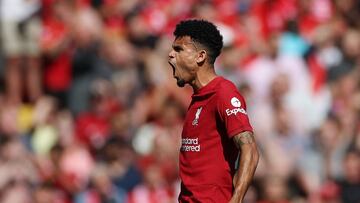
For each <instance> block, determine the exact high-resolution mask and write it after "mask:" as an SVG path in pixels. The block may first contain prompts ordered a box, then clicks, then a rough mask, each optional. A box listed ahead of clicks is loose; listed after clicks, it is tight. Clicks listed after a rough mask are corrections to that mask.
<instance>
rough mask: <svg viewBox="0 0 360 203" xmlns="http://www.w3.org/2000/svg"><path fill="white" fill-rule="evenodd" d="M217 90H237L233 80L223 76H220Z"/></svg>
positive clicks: (221, 91)
mask: <svg viewBox="0 0 360 203" xmlns="http://www.w3.org/2000/svg"><path fill="white" fill-rule="evenodd" d="M217 90H218V92H220V93H223V92H224V91H225V92H227V91H238V90H237V87H236V86H235V84H234V83H233V82H231V81H230V80H228V79H226V78H223V77H221V78H220V82H219V83H218V85H217Z"/></svg>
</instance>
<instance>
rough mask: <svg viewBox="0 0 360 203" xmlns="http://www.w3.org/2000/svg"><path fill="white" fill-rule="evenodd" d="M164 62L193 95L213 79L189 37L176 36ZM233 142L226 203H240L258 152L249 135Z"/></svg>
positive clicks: (199, 49)
mask: <svg viewBox="0 0 360 203" xmlns="http://www.w3.org/2000/svg"><path fill="white" fill-rule="evenodd" d="M168 62H169V64H170V65H171V67H172V69H173V76H174V78H175V79H176V80H177V82H178V85H179V86H181V87H183V86H184V85H185V84H189V85H191V86H192V88H193V90H194V92H197V91H198V90H199V89H200V88H202V87H204V86H205V85H207V84H208V83H209V82H210V81H211V80H213V79H214V78H215V77H216V76H217V75H216V73H215V69H214V64H213V63H209V56H208V55H207V50H206V48H205V47H204V46H202V45H201V44H199V43H196V42H194V41H193V40H192V39H191V38H190V37H189V36H184V37H178V38H176V39H175V40H174V42H173V45H172V50H171V51H170V53H169V61H168ZM179 81H180V84H179ZM233 141H234V143H235V145H236V147H237V148H238V149H239V153H240V159H239V168H238V170H237V171H236V173H235V176H234V178H233V184H234V193H233V196H232V198H231V200H230V203H242V202H243V199H244V196H245V193H246V191H247V189H248V187H249V185H250V183H251V180H252V178H253V176H254V173H255V169H256V166H257V164H258V161H259V153H258V150H257V146H256V143H255V139H254V136H253V134H252V132H248V131H245V132H241V133H239V134H237V135H235V136H234V137H233Z"/></svg>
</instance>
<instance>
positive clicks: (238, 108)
mask: <svg viewBox="0 0 360 203" xmlns="http://www.w3.org/2000/svg"><path fill="white" fill-rule="evenodd" d="M230 103H231V105H233V106H234V107H235V108H234V109H226V110H225V111H226V115H228V116H230V115H232V114H234V115H236V114H237V113H243V114H245V115H246V114H247V113H246V111H245V109H244V108H241V102H240V100H239V99H238V98H236V97H233V98H231V100H230Z"/></svg>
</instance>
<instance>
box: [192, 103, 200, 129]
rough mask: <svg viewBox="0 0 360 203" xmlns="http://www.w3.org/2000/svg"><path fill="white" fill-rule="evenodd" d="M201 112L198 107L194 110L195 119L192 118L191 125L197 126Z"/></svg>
mask: <svg viewBox="0 0 360 203" xmlns="http://www.w3.org/2000/svg"><path fill="white" fill-rule="evenodd" d="M201 110H202V107H199V108H198V109H197V110H196V114H195V118H194V120H193V122H192V125H198V124H199V117H200V113H201Z"/></svg>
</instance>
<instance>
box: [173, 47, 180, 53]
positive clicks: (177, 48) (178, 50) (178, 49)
mask: <svg viewBox="0 0 360 203" xmlns="http://www.w3.org/2000/svg"><path fill="white" fill-rule="evenodd" d="M173 49H174V51H176V52H180V51H181V50H182V48H181V47H179V46H174V47H173Z"/></svg>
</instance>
